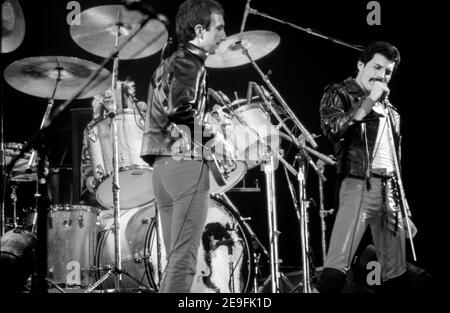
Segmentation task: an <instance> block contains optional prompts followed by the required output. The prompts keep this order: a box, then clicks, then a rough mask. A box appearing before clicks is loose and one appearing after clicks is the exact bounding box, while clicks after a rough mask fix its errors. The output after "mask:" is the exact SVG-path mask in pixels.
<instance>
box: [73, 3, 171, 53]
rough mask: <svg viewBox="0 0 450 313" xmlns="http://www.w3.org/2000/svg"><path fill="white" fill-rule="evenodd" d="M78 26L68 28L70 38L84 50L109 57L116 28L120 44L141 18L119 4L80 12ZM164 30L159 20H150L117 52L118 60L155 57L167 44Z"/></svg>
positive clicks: (136, 26)
mask: <svg viewBox="0 0 450 313" xmlns="http://www.w3.org/2000/svg"><path fill="white" fill-rule="evenodd" d="M79 17H80V25H75V24H74V25H72V26H71V27H70V35H71V36H72V39H73V40H74V41H75V42H76V43H77V44H78V45H79V46H80V47H81V48H83V49H84V50H86V51H88V52H90V53H93V54H95V55H98V56H101V57H108V56H109V55H110V54H111V53H112V52H113V50H114V47H115V43H116V34H117V28H118V27H117V26H118V25H121V27H120V29H121V31H120V37H119V38H120V39H119V45H120V43H122V42H123V41H124V40H126V39H127V38H128V37H129V36H131V35H132V34H133V33H134V31H135V30H136V29H137V28H138V27H139V22H140V21H141V20H142V18H143V17H144V15H142V14H141V13H139V12H137V11H128V10H127V9H126V8H125V7H124V6H122V5H104V6H99V7H94V8H90V9H88V10H86V11H83V12H81V13H80V16H79ZM167 37H168V35H167V30H166V27H165V26H164V24H163V23H162V22H160V21H159V20H150V21H149V22H148V23H147V24H146V25H145V26H144V28H143V29H141V30H140V31H139V32H138V33H137V35H136V36H135V37H134V38H133V39H131V41H130V42H129V43H127V44H126V46H125V47H124V48H123V49H122V50H121V51H120V53H119V58H120V59H139V58H144V57H147V56H149V55H152V54H155V53H156V52H158V51H159V50H161V48H162V47H163V46H164V44H165V43H166V41H167Z"/></svg>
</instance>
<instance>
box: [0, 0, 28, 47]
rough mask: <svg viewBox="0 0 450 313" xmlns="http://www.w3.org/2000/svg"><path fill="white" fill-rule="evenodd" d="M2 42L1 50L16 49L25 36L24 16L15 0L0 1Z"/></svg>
mask: <svg viewBox="0 0 450 313" xmlns="http://www.w3.org/2000/svg"><path fill="white" fill-rule="evenodd" d="M2 2H3V4H2V8H1V10H0V11H1V12H2V43H1V48H2V49H1V50H2V51H1V52H2V53H8V52H11V51H14V50H16V49H17V48H18V47H19V46H20V44H21V43H22V41H23V38H24V37H25V18H24V17H23V12H22V8H21V7H20V4H19V2H18V1H17V0H5V1H2Z"/></svg>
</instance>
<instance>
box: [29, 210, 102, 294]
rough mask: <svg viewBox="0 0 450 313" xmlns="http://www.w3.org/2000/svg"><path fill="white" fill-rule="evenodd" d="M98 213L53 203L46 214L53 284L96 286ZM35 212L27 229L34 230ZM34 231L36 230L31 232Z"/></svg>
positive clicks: (50, 271) (50, 273)
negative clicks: (95, 264) (93, 284)
mask: <svg viewBox="0 0 450 313" xmlns="http://www.w3.org/2000/svg"><path fill="white" fill-rule="evenodd" d="M98 221H99V210H97V209H95V208H93V207H90V206H86V205H71V204H54V205H51V206H50V209H49V210H48V212H47V251H48V253H47V268H48V279H49V280H50V282H52V283H54V284H57V285H59V286H61V287H77V288H86V287H88V286H89V285H91V284H92V283H94V273H93V266H94V257H95V250H96V246H97V228H98ZM36 222H37V216H36V213H35V212H33V213H30V214H29V216H28V218H27V221H26V227H27V228H30V229H35V227H33V225H36ZM32 232H33V231H32Z"/></svg>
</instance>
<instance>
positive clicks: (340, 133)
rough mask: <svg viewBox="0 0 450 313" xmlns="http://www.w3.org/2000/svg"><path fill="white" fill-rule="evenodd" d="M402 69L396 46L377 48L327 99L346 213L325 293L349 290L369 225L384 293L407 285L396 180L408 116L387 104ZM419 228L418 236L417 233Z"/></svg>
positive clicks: (338, 223)
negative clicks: (348, 279)
mask: <svg viewBox="0 0 450 313" xmlns="http://www.w3.org/2000/svg"><path fill="white" fill-rule="evenodd" d="M399 64H400V53H399V51H398V50H397V48H396V47H394V46H393V45H392V44H390V43H387V42H380V41H377V42H373V43H370V44H369V45H368V46H367V47H366V48H365V49H364V50H363V51H362V53H361V55H360V57H359V61H358V62H357V75H356V78H351V77H350V78H347V79H346V80H344V81H343V82H341V83H336V84H330V85H328V86H327V87H326V88H325V92H324V95H323V97H322V100H321V102H320V117H321V128H322V131H323V133H324V135H326V136H327V138H328V139H329V140H330V141H331V142H332V144H333V146H334V149H335V154H336V158H337V174H338V176H337V177H338V183H337V184H336V186H337V187H339V202H338V203H339V209H338V213H337V216H336V220H335V223H334V227H333V231H332V235H331V240H330V246H329V250H328V254H327V256H326V260H325V264H324V269H323V270H322V272H321V273H320V276H319V278H318V289H319V291H320V292H322V293H336V292H339V291H340V290H341V289H342V288H343V287H344V283H345V281H346V274H347V272H348V270H349V267H350V265H351V264H352V259H353V257H354V255H355V252H356V249H357V248H358V246H359V244H360V242H361V239H362V236H363V235H364V233H365V231H366V228H367V226H370V229H371V234H372V240H373V242H374V245H375V249H376V254H377V258H378V262H379V263H380V265H381V280H382V283H381V287H380V289H379V290H380V292H381V291H385V292H389V291H392V290H396V289H397V290H398V288H399V287H400V286H404V285H403V284H404V283H405V282H406V275H405V272H406V258H405V236H406V232H405V224H406V223H405V217H404V216H403V215H402V211H401V208H400V202H399V198H398V196H397V193H396V188H397V187H398V186H397V185H396V181H395V179H394V176H395V174H396V173H395V168H396V167H395V163H394V162H395V160H398V161H399V160H400V139H401V137H400V116H399V114H398V113H397V111H396V110H395V108H394V107H393V106H392V105H391V104H389V103H388V100H387V95H388V94H389V88H388V84H389V81H390V80H391V78H392V75H393V74H394V73H395V71H396V69H397V68H398V66H399ZM388 104H389V105H388ZM388 111H390V112H388ZM388 113H389V114H388ZM388 119H390V120H389V121H390V123H388ZM389 125H392V126H393V127H392V129H390V128H389ZM395 157H396V158H395ZM397 174H400V173H397ZM407 218H409V217H407ZM411 225H412V223H411ZM411 228H412V229H413V232H412V235H413V236H414V234H415V232H416V231H417V230H416V229H415V227H414V226H412V227H411Z"/></svg>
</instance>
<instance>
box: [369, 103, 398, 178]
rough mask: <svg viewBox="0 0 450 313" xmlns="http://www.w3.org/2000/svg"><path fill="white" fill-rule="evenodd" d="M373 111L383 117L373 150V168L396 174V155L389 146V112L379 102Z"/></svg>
mask: <svg viewBox="0 0 450 313" xmlns="http://www.w3.org/2000/svg"><path fill="white" fill-rule="evenodd" d="M372 110H374V111H375V112H377V113H379V114H381V115H383V117H380V118H379V120H380V124H379V126H378V134H377V139H376V140H375V146H374V148H373V162H372V168H385V169H386V170H387V172H388V173H392V172H394V169H395V164H394V154H393V151H392V149H391V145H390V144H389V139H390V134H391V132H390V131H389V128H388V127H389V124H388V123H387V120H386V118H387V111H386V109H385V108H384V106H383V105H382V104H381V103H380V102H377V103H375V105H374V106H373V108H372Z"/></svg>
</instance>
